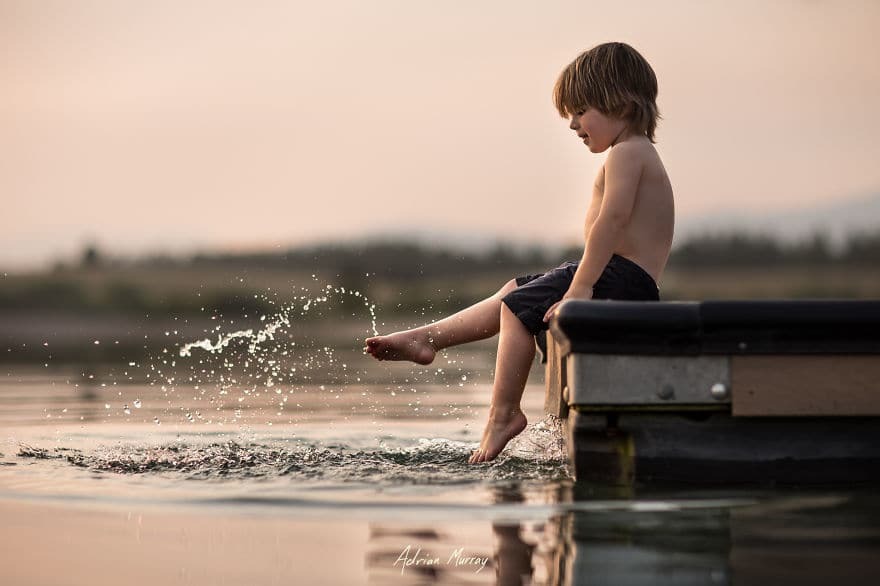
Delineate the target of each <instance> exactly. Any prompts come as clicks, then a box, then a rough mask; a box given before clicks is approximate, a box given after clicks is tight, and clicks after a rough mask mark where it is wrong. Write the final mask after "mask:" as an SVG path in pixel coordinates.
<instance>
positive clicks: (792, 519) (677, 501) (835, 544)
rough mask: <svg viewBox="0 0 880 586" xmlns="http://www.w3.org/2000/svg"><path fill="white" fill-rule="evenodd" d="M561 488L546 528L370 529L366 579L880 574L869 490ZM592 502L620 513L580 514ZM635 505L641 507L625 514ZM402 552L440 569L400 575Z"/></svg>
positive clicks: (877, 520)
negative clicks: (463, 557)
mask: <svg viewBox="0 0 880 586" xmlns="http://www.w3.org/2000/svg"><path fill="white" fill-rule="evenodd" d="M555 491H556V494H555V495H554V498H556V499H558V500H557V501H556V502H558V503H560V504H561V507H562V508H563V509H564V508H566V505H565V504H564V503H569V505H568V506H570V507H571V510H567V511H565V512H563V513H561V514H557V515H550V516H548V517H547V518H546V519H544V520H539V521H516V520H511V521H506V520H503V519H501V520H494V521H477V520H474V521H466V522H461V523H436V524H434V525H431V524H424V525H421V524H418V525H417V524H395V525H394V526H390V525H387V524H379V523H373V524H371V538H370V544H371V545H370V547H369V548H368V552H367V558H366V566H367V568H366V569H367V572H368V575H369V582H370V583H371V584H497V585H501V586H536V585H547V586H551V585H552V586H562V585H564V586H579V585H586V584H591V585H592V584H634V585H645V586H648V585H651V586H657V585H661V586H663V585H672V584H675V585H682V584H684V585H688V584H719V585H724V584H737V585H742V584H746V585H752V584H755V585H758V584H770V583H783V582H786V583H798V584H827V583H830V582H831V581H832V580H833V581H835V582H837V581H839V580H844V581H845V582H846V583H847V584H862V583H865V584H867V583H872V580H873V579H874V577H875V576H876V575H878V572H880V561H878V558H877V556H876V552H877V551H880V509H878V507H877V504H878V503H877V497H876V496H874V495H873V493H872V492H870V491H861V490H848V491H843V492H840V493H828V492H823V493H816V492H810V493H806V492H803V491H794V490H792V491H783V492H779V491H776V492H774V491H769V490H763V491H747V490H741V491H740V490H731V491H725V495H726V496H727V497H729V498H727V500H728V501H729V502H730V503H731V504H730V506H726V505H724V502H725V497H723V496H722V497H719V495H718V493H717V492H716V493H714V494H707V493H694V492H690V493H687V492H677V493H666V494H664V495H656V496H655V497H654V498H647V497H646V496H645V495H639V496H638V497H637V496H636V495H635V494H632V492H631V490H630V489H622V490H618V489H614V488H595V487H593V488H590V489H589V490H585V489H584V487H580V486H578V487H572V486H570V485H569V486H565V485H560V486H558V487H556V488H555ZM494 497H495V504H497V505H511V504H516V503H523V504H525V503H526V501H527V499H526V497H525V495H524V494H523V492H522V491H520V490H518V489H517V488H516V487H510V486H507V487H505V488H503V489H499V490H497V491H495V492H494ZM596 503H618V504H619V505H621V506H609V507H608V509H607V510H602V508H601V507H593V506H587V507H586V510H579V508H578V505H579V504H583V505H592V504H596ZM627 503H630V504H634V506H633V507H629V508H628V510H627V506H626V504H627ZM713 503H718V504H717V506H716V505H715V504H713ZM749 503H751V504H749ZM581 508H582V509H583V508H584V507H581ZM489 530H490V531H491V533H490V531H489ZM405 544H411V545H413V546H419V547H421V554H420V555H422V556H423V557H424V556H432V555H433V556H435V559H438V560H439V561H438V563H436V564H433V565H424V566H418V565H415V564H414V565H413V566H409V567H406V568H403V571H401V570H402V567H401V563H400V561H399V559H400V556H401V551H402V547H403V546H404V545H405ZM459 548H463V550H464V552H465V553H466V554H467V555H468V556H473V557H485V558H488V562H487V563H486V565H485V567H484V568H483V569H482V570H481V571H479V572H476V571H475V567H474V566H469V565H455V563H454V561H455V558H454V556H453V560H452V561H450V560H449V558H450V555H452V554H454V552H455V551H456V550H457V549H459ZM414 550H415V547H414V548H413V550H412V551H414ZM411 553H412V552H411ZM395 562H397V563H396V564H395Z"/></svg>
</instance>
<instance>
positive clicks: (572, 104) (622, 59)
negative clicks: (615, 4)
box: [553, 43, 660, 142]
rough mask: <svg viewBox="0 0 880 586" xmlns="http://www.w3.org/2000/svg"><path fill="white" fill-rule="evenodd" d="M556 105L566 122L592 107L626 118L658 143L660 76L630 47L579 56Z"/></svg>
mask: <svg viewBox="0 0 880 586" xmlns="http://www.w3.org/2000/svg"><path fill="white" fill-rule="evenodd" d="M553 103H554V104H555V105H556V109H557V110H558V111H559V115H560V116H562V117H563V118H568V117H570V116H571V115H572V114H576V113H578V112H581V111H583V110H586V109H587V108H590V107H592V108H595V109H596V110H598V111H599V112H601V113H602V114H604V115H606V116H614V117H616V118H623V119H625V120H627V122H628V123H629V124H630V127H631V128H632V129H633V130H635V131H637V132H640V133H644V134H645V136H647V137H648V139H649V140H650V141H651V142H654V130H655V129H656V128H657V120H658V119H659V118H660V112H659V110H658V109H657V76H656V75H654V70H653V69H651V66H650V65H649V64H648V62H647V61H646V60H645V58H644V57H642V56H641V55H640V54H639V52H638V51H636V50H635V49H633V48H632V47H630V46H629V45H627V44H626V43H604V44H602V45H597V46H595V47H593V48H592V49H590V50H588V51H584V52H583V53H581V54H580V55H578V57H577V59H575V60H574V61H572V62H571V63H570V64H569V66H568V67H566V68H565V69H564V70H563V71H562V73H561V74H560V75H559V79H557V80H556V86H555V87H554V88H553Z"/></svg>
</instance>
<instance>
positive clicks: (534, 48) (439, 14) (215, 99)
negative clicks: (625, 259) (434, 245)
mask: <svg viewBox="0 0 880 586" xmlns="http://www.w3.org/2000/svg"><path fill="white" fill-rule="evenodd" d="M878 28H880V2H875V1H872V0H867V1H864V2H859V1H843V2H833V1H824V0H812V1H808V0H801V1H783V0H780V1H774V2H766V1H763V0H759V1H751V0H739V1H737V2H726V1H724V2H722V1H713V0H707V1H700V2H697V1H668V2H656V1H651V0H646V1H640V2H626V1H621V2H590V1H577V2H552V1H548V2H533V1H518V0H504V1H496V0H480V1H473V0H470V1H464V0H447V1H444V2H438V1H419V0H394V1H392V0H371V1H368V0H346V1H343V0H329V1H322V2H295V1H289V2H280V1H278V2H274V1H269V0H267V1H262V2H244V1H241V2H223V1H218V0H212V1H204V2H202V1H198V2H197V1H187V0H171V1H167V0H161V1H150V2H142V1H137V2H136V1H128V0H106V1H103V2H96V1H89V0H78V1H77V2H67V1H63V0H55V1H52V0H48V1H44V2H32V1H30V0H22V1H18V0H0V198H2V212H0V269H4V270H33V269H39V268H41V267H46V266H50V265H51V263H52V262H54V261H55V260H58V259H71V258H76V257H77V256H78V255H79V253H80V251H81V250H82V249H83V247H84V246H86V245H89V244H94V245H97V246H98V247H99V248H101V249H102V250H104V251H106V252H107V253H109V254H113V255H141V254H149V253H159V254H170V255H187V254H191V253H194V252H197V251H207V250H222V251H255V250H274V249H286V248H288V247H291V246H297V245H302V244H309V243H315V242H352V241H357V240H359V239H362V238H380V239H381V238H396V237H419V238H423V239H429V240H433V241H441V242H446V243H455V244H457V245H459V246H475V247H476V246H479V245H481V244H482V243H486V242H488V241H491V240H496V239H500V240H504V241H507V242H515V243H521V244H523V245H530V244H545V245H557V244H571V243H577V242H578V239H579V237H580V234H581V232H582V223H583V217H584V212H585V211H586V206H587V203H588V198H589V195H590V191H591V186H592V182H593V178H594V176H595V174H596V172H597V171H598V170H599V168H600V167H601V165H602V163H603V161H604V158H605V156H606V154H592V153H590V152H589V150H588V149H587V147H586V146H585V145H584V144H583V143H582V142H580V141H579V140H578V139H577V137H576V136H575V134H574V132H573V131H571V130H570V129H569V128H568V123H567V121H566V120H564V119H562V118H560V117H559V115H558V114H557V112H556V111H555V109H554V108H553V105H552V100H551V93H552V88H553V84H554V82H555V80H556V77H557V76H558V74H559V72H560V71H561V70H562V69H563V68H564V67H565V66H566V65H567V64H568V63H569V62H570V61H571V60H573V59H574V58H575V57H576V56H577V55H578V54H579V53H580V52H582V51H584V50H586V49H588V48H590V47H592V46H594V45H596V44H598V43H602V42H607V41H623V42H626V43H629V44H631V45H633V46H634V47H635V48H636V49H637V50H638V51H639V52H641V53H642V55H644V56H645V58H646V59H647V60H648V61H649V62H650V63H651V65H652V66H653V68H654V70H655V72H656V74H657V77H658V81H659V97H658V106H659V109H660V112H661V115H662V117H663V118H662V120H661V121H660V124H659V126H658V129H657V144H656V148H657V150H658V152H659V154H660V156H661V158H662V160H663V162H664V164H665V165H666V169H667V172H668V173H669V176H670V179H671V181H672V184H673V188H674V191H675V198H676V211H677V221H678V226H679V227H682V228H681V229H680V230H679V232H678V234H679V235H683V234H685V233H686V232H687V229H691V230H692V229H694V227H695V226H696V227H698V226H699V225H700V223H701V221H703V219H707V218H716V219H717V218H719V217H722V218H723V217H725V215H730V216H731V217H733V216H736V217H738V218H745V221H748V219H749V218H760V217H762V216H764V215H772V216H774V217H783V218H784V217H785V215H786V214H787V213H797V212H801V211H803V210H805V209H810V208H815V207H817V206H823V205H825V206H827V205H828V204H829V202H840V201H847V200H849V199H853V198H865V197H871V196H873V195H877V194H880V164H878V161H880V145H878V139H877V137H878V136H880V115H878V112H877V104H880V64H878V60H880V37H878V35H876V30H878Z"/></svg>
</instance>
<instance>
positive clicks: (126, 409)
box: [122, 405, 131, 415]
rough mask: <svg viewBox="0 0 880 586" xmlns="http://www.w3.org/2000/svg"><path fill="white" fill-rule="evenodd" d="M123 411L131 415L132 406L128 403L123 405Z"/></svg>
mask: <svg viewBox="0 0 880 586" xmlns="http://www.w3.org/2000/svg"><path fill="white" fill-rule="evenodd" d="M122 411H123V413H125V414H126V415H131V408H130V407H129V406H128V405H123V406H122Z"/></svg>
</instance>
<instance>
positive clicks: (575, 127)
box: [568, 116, 577, 130]
mask: <svg viewBox="0 0 880 586" xmlns="http://www.w3.org/2000/svg"><path fill="white" fill-rule="evenodd" d="M568 127H569V128H571V129H572V130H577V123H576V122H575V117H574V116H572V117H571V124H569V125H568Z"/></svg>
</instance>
